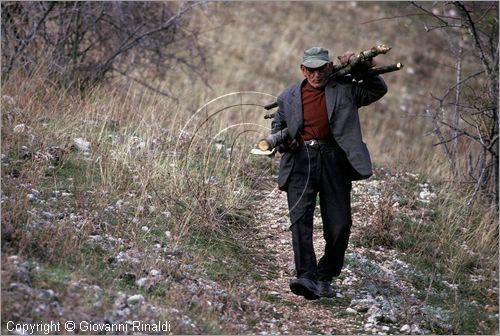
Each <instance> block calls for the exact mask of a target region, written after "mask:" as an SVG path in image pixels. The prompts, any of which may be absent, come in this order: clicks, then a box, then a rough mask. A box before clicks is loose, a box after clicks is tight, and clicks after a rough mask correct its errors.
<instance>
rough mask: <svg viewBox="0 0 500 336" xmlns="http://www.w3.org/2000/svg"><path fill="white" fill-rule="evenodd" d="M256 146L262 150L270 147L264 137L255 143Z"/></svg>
mask: <svg viewBox="0 0 500 336" xmlns="http://www.w3.org/2000/svg"><path fill="white" fill-rule="evenodd" d="M257 147H259V149H260V150H262V151H267V150H270V149H271V146H270V145H269V142H267V140H266V139H262V140H260V141H259V143H258V144H257Z"/></svg>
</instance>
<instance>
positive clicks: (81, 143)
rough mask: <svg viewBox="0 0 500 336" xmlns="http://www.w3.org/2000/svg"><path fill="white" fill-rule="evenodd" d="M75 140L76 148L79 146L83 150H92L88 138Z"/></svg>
mask: <svg viewBox="0 0 500 336" xmlns="http://www.w3.org/2000/svg"><path fill="white" fill-rule="evenodd" d="M73 142H74V144H75V146H76V148H78V149H79V150H81V151H82V152H88V151H90V142H88V141H87V140H85V139H83V138H75V139H73Z"/></svg>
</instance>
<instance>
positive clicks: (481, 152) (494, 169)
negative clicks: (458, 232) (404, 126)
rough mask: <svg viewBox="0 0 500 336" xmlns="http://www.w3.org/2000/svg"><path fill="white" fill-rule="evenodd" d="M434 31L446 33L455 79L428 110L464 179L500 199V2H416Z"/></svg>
mask: <svg viewBox="0 0 500 336" xmlns="http://www.w3.org/2000/svg"><path fill="white" fill-rule="evenodd" d="M413 6H414V7H416V8H418V10H419V11H420V12H421V13H423V14H424V15H423V17H424V22H425V27H426V30H427V31H428V32H431V31H432V32H435V33H439V34H441V35H442V37H443V39H444V41H446V43H447V45H444V46H443V47H444V48H447V50H448V53H449V55H450V57H452V58H453V59H454V61H453V63H454V64H453V68H454V71H455V74H456V75H455V82H454V83H453V84H450V87H449V88H448V89H447V90H446V91H445V92H444V93H443V94H440V95H432V97H433V101H432V102H431V103H430V104H429V106H428V108H427V110H426V117H429V118H430V119H431V120H432V123H433V125H434V133H435V135H436V136H437V138H438V140H439V142H438V143H437V144H436V145H439V146H441V147H442V148H443V150H444V153H445V155H446V157H447V159H448V162H449V164H450V168H451V172H452V175H453V177H454V178H455V179H456V180H458V181H466V182H473V183H475V185H476V188H475V189H474V191H473V194H472V197H471V199H470V201H469V202H468V203H469V205H470V204H471V203H472V202H473V201H474V200H475V199H476V196H477V194H478V192H479V191H480V190H482V191H484V192H485V193H486V194H489V195H492V200H494V201H495V202H496V203H497V204H498V183H499V181H498V174H499V167H498V159H499V157H498V61H499V58H498V3H497V2H453V3H450V2H443V3H425V4H424V3H413Z"/></svg>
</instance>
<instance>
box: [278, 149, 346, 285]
mask: <svg viewBox="0 0 500 336" xmlns="http://www.w3.org/2000/svg"><path fill="white" fill-rule="evenodd" d="M349 169H352V168H351V167H350V164H349V163H348V161H347V158H346V156H345V153H344V152H343V151H342V149H340V147H338V145H315V146H304V145H302V146H300V147H299V148H298V149H297V151H296V152H295V153H294V167H293V170H292V172H291V175H290V177H289V180H288V184H287V198H288V208H289V210H290V221H291V226H290V230H291V231H292V243H293V251H294V257H295V268H296V271H297V277H298V278H303V277H304V278H308V279H310V280H313V281H318V280H319V281H331V280H332V278H333V277H334V276H338V275H339V274H340V271H341V269H342V266H343V264H344V256H345V251H346V249H347V245H348V241H349V235H350V233H351V225H352V219H351V186H352V183H351V179H350V178H349ZM318 193H319V200H320V210H321V218H322V220H323V237H324V239H325V241H326V246H325V251H324V255H323V256H322V257H321V259H320V260H319V263H317V261H316V255H315V253H314V248H313V216H314V209H315V208H316V197H317V195H318Z"/></svg>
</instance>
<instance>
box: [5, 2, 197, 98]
mask: <svg viewBox="0 0 500 336" xmlns="http://www.w3.org/2000/svg"><path fill="white" fill-rule="evenodd" d="M202 5H203V3H202V2H189V3H185V4H181V3H178V2H127V1H120V2H88V1H87V2H85V1H83V2H43V1H42V2H31V1H30V2H4V3H2V75H3V76H4V79H5V78H7V77H8V76H9V75H10V74H11V73H12V71H14V70H16V69H22V70H24V71H26V72H28V73H29V72H31V71H33V70H34V69H35V67H36V65H37V64H39V63H41V62H42V61H46V60H47V61H46V62H48V68H49V70H50V72H51V74H52V75H54V76H53V78H52V80H58V81H62V83H60V84H64V85H71V84H78V86H79V87H80V88H83V89H84V88H88V87H91V86H92V85H94V84H95V83H97V82H100V81H102V80H103V79H105V78H107V77H109V76H111V75H112V74H117V73H119V74H122V75H125V76H127V77H129V78H131V79H133V80H135V81H138V82H140V83H141V84H143V85H146V86H149V88H152V89H155V87H153V86H152V85H151V84H148V83H147V80H145V79H144V78H148V79H149V78H164V77H166V76H167V75H168V73H169V70H171V69H172V68H173V67H178V68H181V69H182V70H183V71H188V72H192V73H195V74H197V75H200V74H201V69H202V67H203V66H204V64H205V62H206V58H205V54H204V49H203V48H202V47H201V46H200V44H199V43H198V40H197V34H198V33H199V29H198V28H194V27H193V25H191V24H190V18H191V17H192V15H191V13H192V12H193V11H194V10H195V8H201V7H203V6H202Z"/></svg>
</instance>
